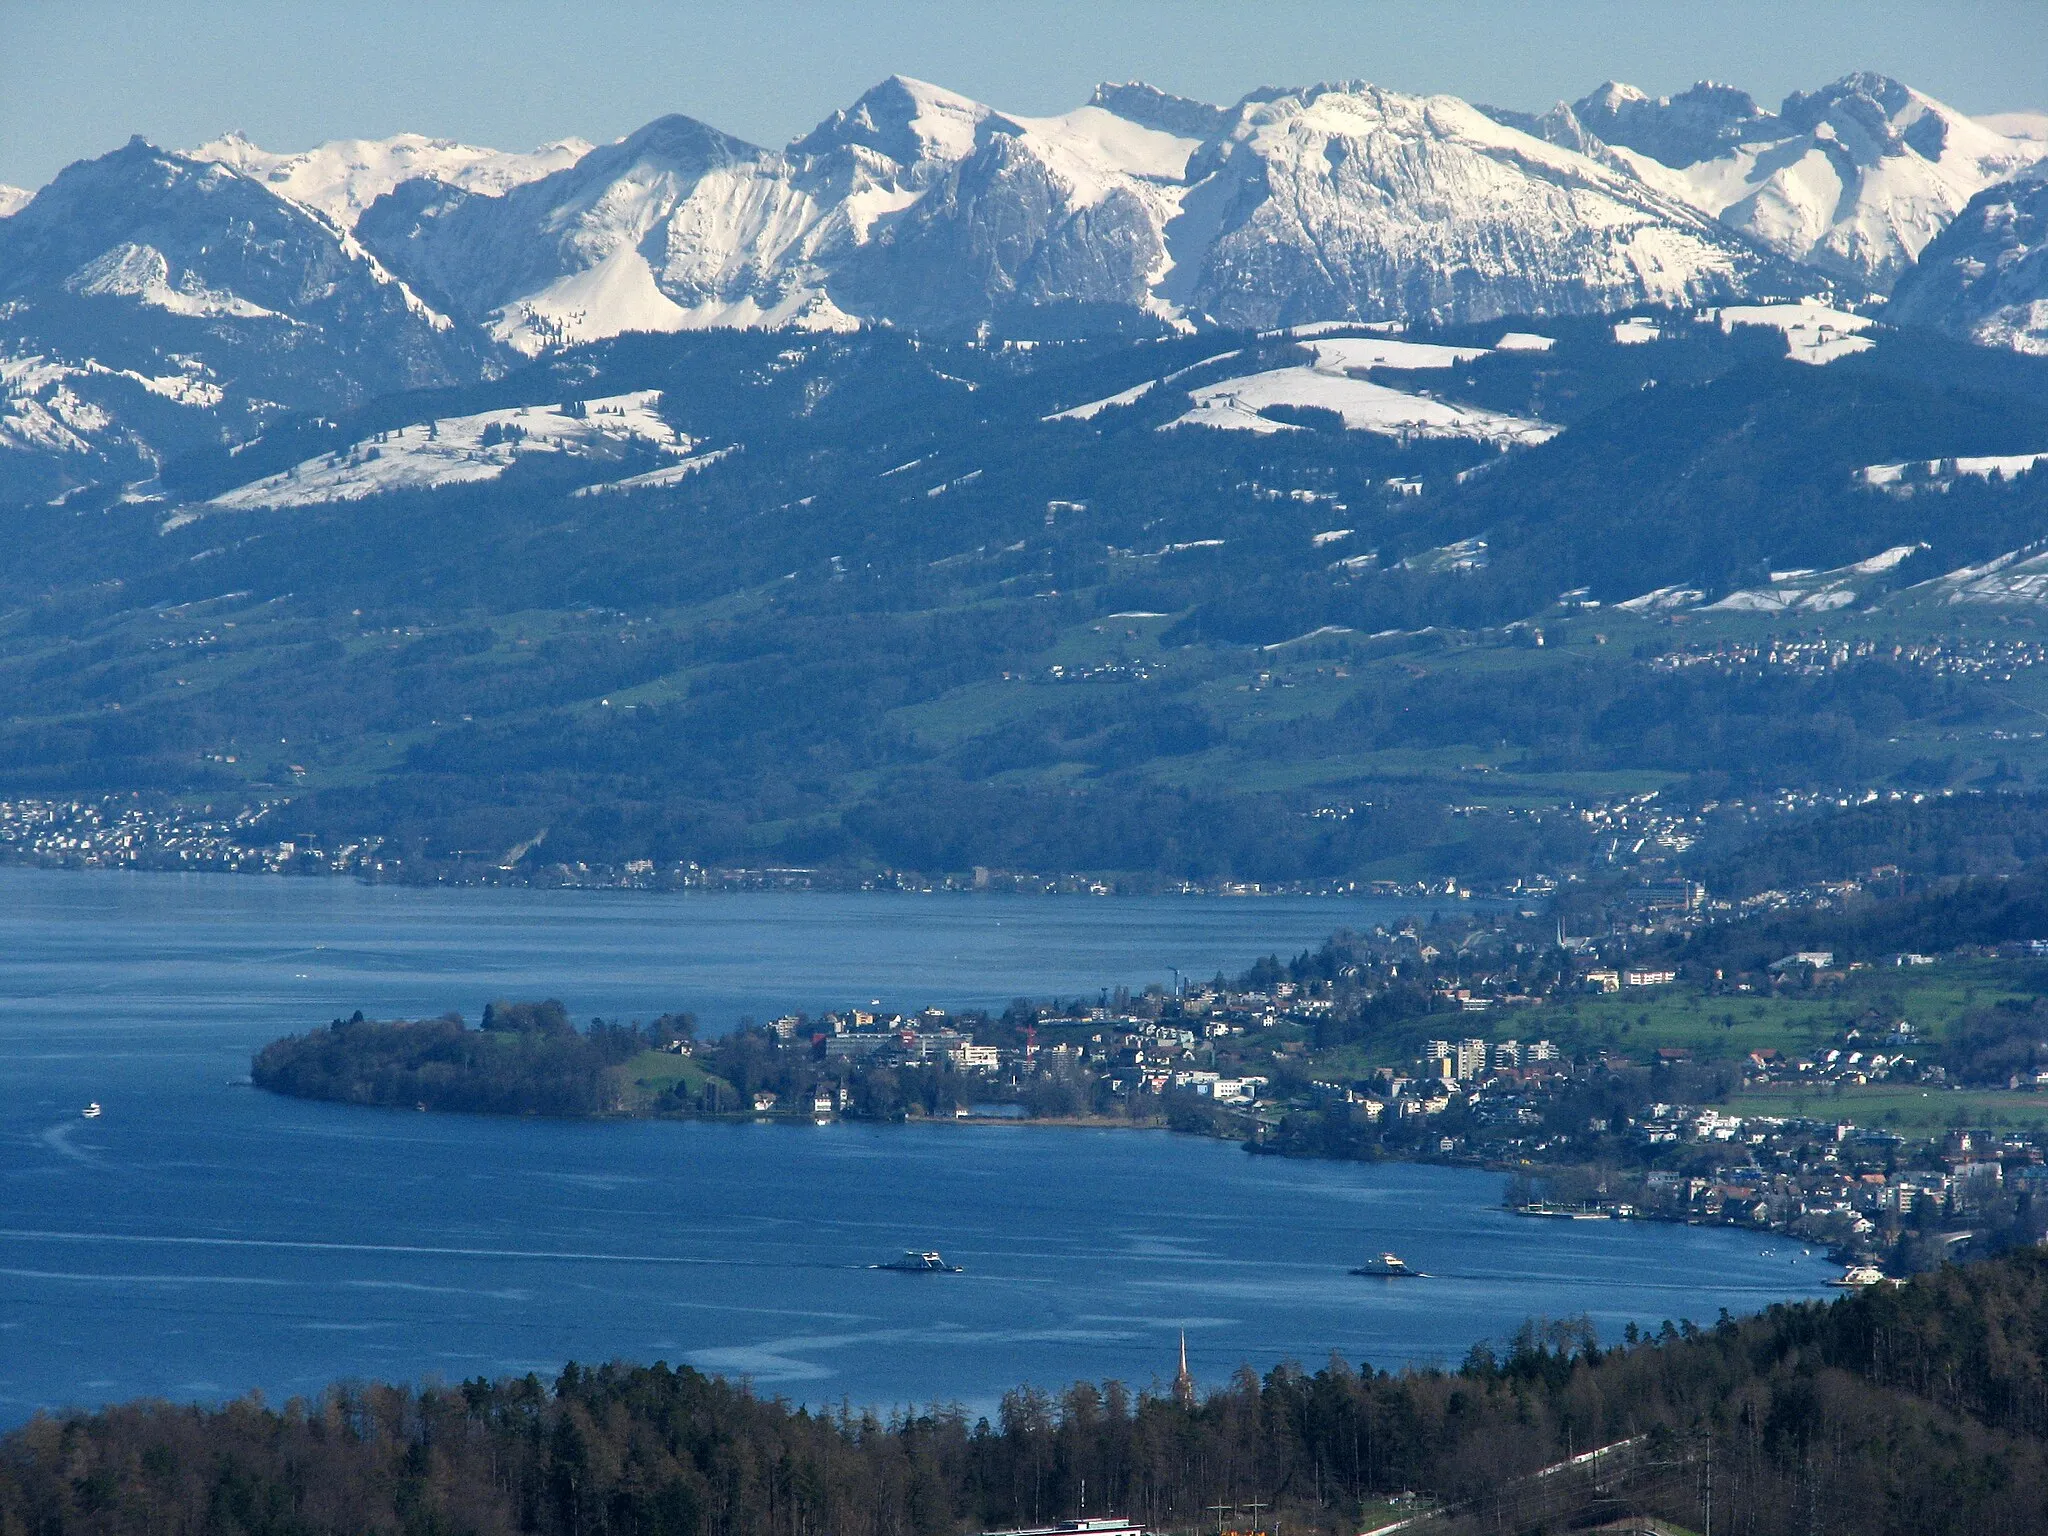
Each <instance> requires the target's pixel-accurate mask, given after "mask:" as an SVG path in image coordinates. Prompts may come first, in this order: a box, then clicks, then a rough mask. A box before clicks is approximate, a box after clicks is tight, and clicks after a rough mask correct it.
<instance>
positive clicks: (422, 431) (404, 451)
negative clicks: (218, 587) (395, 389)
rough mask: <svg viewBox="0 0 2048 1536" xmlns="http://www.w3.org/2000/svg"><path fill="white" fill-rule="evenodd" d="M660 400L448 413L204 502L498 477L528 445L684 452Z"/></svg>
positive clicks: (334, 494)
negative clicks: (663, 415) (573, 408)
mask: <svg viewBox="0 0 2048 1536" xmlns="http://www.w3.org/2000/svg"><path fill="white" fill-rule="evenodd" d="M660 402H661V392H660V391H659V390H653V389H647V390H639V391H636V392H635V393H632V394H625V395H607V396H605V397H603V398H601V399H595V400H586V401H583V402H581V404H580V406H579V407H578V408H577V411H576V413H575V414H571V413H570V412H569V411H567V410H564V409H563V407H562V406H560V405H520V406H512V407H510V408H508V409H504V410H496V411H479V412H477V413H476V414H475V415H472V416H445V417H441V418H439V419H438V420H435V421H432V422H421V423H417V424H415V425H413V426H409V427H402V428H399V429H398V430H396V431H393V432H385V433H380V434H379V435H378V436H376V437H373V438H366V439H364V440H363V441H362V442H359V443H354V444H352V445H350V446H349V447H347V448H341V449H336V450H335V451H334V452H332V453H325V454H321V455H320V456H318V457H317V458H311V459H306V460H304V461H302V462H300V463H298V464H295V465H293V466H292V467H291V468H290V469H287V470H285V471H284V472H283V473H281V474H275V475H268V476H266V477H264V478H263V479H261V480H256V481H252V482H250V483H249V484H248V485H243V486H238V487H236V488H235V489H234V490H231V491H228V492H225V493H224V494H222V495H219V496H216V497H214V498H213V500H211V501H209V502H207V503H206V504H205V505H206V507H207V508H209V509H213V510H220V511H252V510H256V509H271V508H280V507H309V506H318V505H320V504H322V503H325V502H335V501H360V500H362V499H363V498H364V497H367V496H378V495H382V494H384V493H385V492H388V491H419V490H431V489H435V488H437V487H440V486H447V485H464V484H474V483H476V482H478V481H485V480H495V479H497V478H498V477H499V476H500V475H502V474H504V472H505V471H506V470H507V469H509V468H511V467H512V465H513V463H514V462H516V461H517V460H518V459H520V458H521V457H523V456H525V455H526V454H530V453H568V454H574V455H577V456H578V457H585V458H594V459H616V458H619V457H623V456H624V454H625V453H626V452H627V451H629V450H630V449H632V448H634V447H636V446H637V447H643V448H644V447H647V446H652V447H654V448H657V449H659V450H661V451H662V452H665V453H671V454H677V455H682V454H687V453H688V452H689V451H690V450H691V449H692V448H693V447H695V446H696V445H695V444H694V443H693V442H692V441H691V440H690V439H688V438H686V437H684V436H683V435H682V434H681V433H679V432H677V431H676V430H675V428H673V427H671V426H670V425H669V424H668V423H667V422H665V421H663V420H662V418H661V415H660V412H659V410H658V409H657V407H658V406H659V405H660ZM486 438H488V439H490V440H489V441H488V442H487V441H486V440H485V439H486Z"/></svg>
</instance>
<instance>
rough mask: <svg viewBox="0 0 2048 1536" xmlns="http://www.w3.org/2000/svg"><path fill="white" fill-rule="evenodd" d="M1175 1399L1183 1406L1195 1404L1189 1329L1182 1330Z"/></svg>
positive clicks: (1174, 1389) (1174, 1387)
mask: <svg viewBox="0 0 2048 1536" xmlns="http://www.w3.org/2000/svg"><path fill="white" fill-rule="evenodd" d="M1173 1400H1174V1401H1175V1402H1177V1403H1179V1404H1180V1405H1181V1407H1183V1408H1192V1407H1194V1406H1195V1378H1194V1377H1193V1376H1192V1375H1191V1374H1189V1371H1188V1331H1187V1329H1185V1328H1183V1329H1181V1331H1180V1370H1179V1371H1178V1372H1177V1373H1176V1374H1175V1375H1174V1378H1173Z"/></svg>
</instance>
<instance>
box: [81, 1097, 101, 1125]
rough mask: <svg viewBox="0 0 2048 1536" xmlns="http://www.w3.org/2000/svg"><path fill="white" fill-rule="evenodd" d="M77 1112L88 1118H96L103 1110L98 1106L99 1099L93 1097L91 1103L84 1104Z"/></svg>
mask: <svg viewBox="0 0 2048 1536" xmlns="http://www.w3.org/2000/svg"><path fill="white" fill-rule="evenodd" d="M79 1113H80V1114H82V1115H84V1116H85V1118H86V1119H88V1120H97V1119H99V1117H100V1116H101V1115H102V1114H104V1113H105V1111H104V1110H102V1109H101V1108H100V1106H99V1101H98V1100H97V1099H95V1100H94V1101H93V1102H92V1103H90V1104H88V1105H86V1106H85V1108H84V1109H82V1110H80V1111H79Z"/></svg>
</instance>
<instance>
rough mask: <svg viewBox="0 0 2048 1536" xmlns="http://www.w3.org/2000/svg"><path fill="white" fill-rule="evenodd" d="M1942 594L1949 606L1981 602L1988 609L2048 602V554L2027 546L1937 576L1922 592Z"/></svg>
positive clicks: (2036, 546)
mask: <svg viewBox="0 0 2048 1536" xmlns="http://www.w3.org/2000/svg"><path fill="white" fill-rule="evenodd" d="M1928 589H1931V590H1932V591H1934V592H1936V593H1939V594H1942V595H1943V596H1944V598H1945V600H1946V601H1947V602H1950V603H1981V604H1984V605H1986V606H1989V607H2008V606H2031V605H2034V604H2042V603H2048V551H2044V550H2043V549H2042V547H2041V546H2040V545H2039V544H2026V545H2022V546H2021V547H2020V548H2018V549H2015V550H2011V551H2009V552H2007V553H2006V554H2003V555H2000V556H1999V557H1998V558H1997V559H1995V560H1987V561H1985V562H1984V563H1983V564H1982V565H1965V566H1961V567H1959V568H1958V569H1956V570H1953V571H1950V572H1949V573H1948V574H1947V575H1946V576H1940V577H1936V578H1935V579H1934V580H1933V581H1931V582H1928V583H1927V584H1926V587H1925V588H1923V589H1921V590H1928Z"/></svg>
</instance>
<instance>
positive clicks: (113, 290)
mask: <svg viewBox="0 0 2048 1536" xmlns="http://www.w3.org/2000/svg"><path fill="white" fill-rule="evenodd" d="M64 286H65V288H66V289H68V290H69V291H70V292H72V293H75V294H77V295H78V296H79V297H80V298H81V299H103V298H123V299H134V300H136V301H137V302H138V303H142V304H148V305H150V306H152V307H153V308H156V309H162V310H168V311H169V312H170V313H172V314H174V315H189V316H193V317H195V318H198V319H208V320H214V319H224V318H232V319H236V320H260V319H266V318H267V319H272V320H285V319H286V317H285V316H283V315H280V314H279V313H278V312H277V311H276V310H274V309H265V308H264V307H263V306H262V305H261V304H253V303H251V302H250V301H249V300H247V299H245V298H242V297H241V296H239V295H238V294H232V293H225V292H222V291H220V290H218V289H214V288H209V287H207V286H206V285H205V284H204V283H203V282H201V281H200V280H199V275H198V274H197V273H195V272H186V273H184V274H183V275H182V276H181V277H180V278H179V279H178V281H177V282H176V283H175V284H174V283H172V281H171V265H170V262H169V260H168V259H167V258H166V257H165V256H164V253H163V252H162V251H160V250H158V249H157V248H156V247H155V246H153V245H142V244H138V243H137V242H135V241H132V240H131V241H123V242H122V243H121V244H120V245H117V246H115V247H114V248H113V249H112V250H110V251H106V252H104V253H103V254H101V255H99V256H96V257H94V258H93V259H92V260H91V261H89V262H87V263H86V264H85V265H84V266H82V267H80V268H79V269H78V270H77V271H76V272H74V273H72V274H71V276H70V277H68V278H66V279H65V281H64ZM288 323H290V324H297V322H296V321H288Z"/></svg>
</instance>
